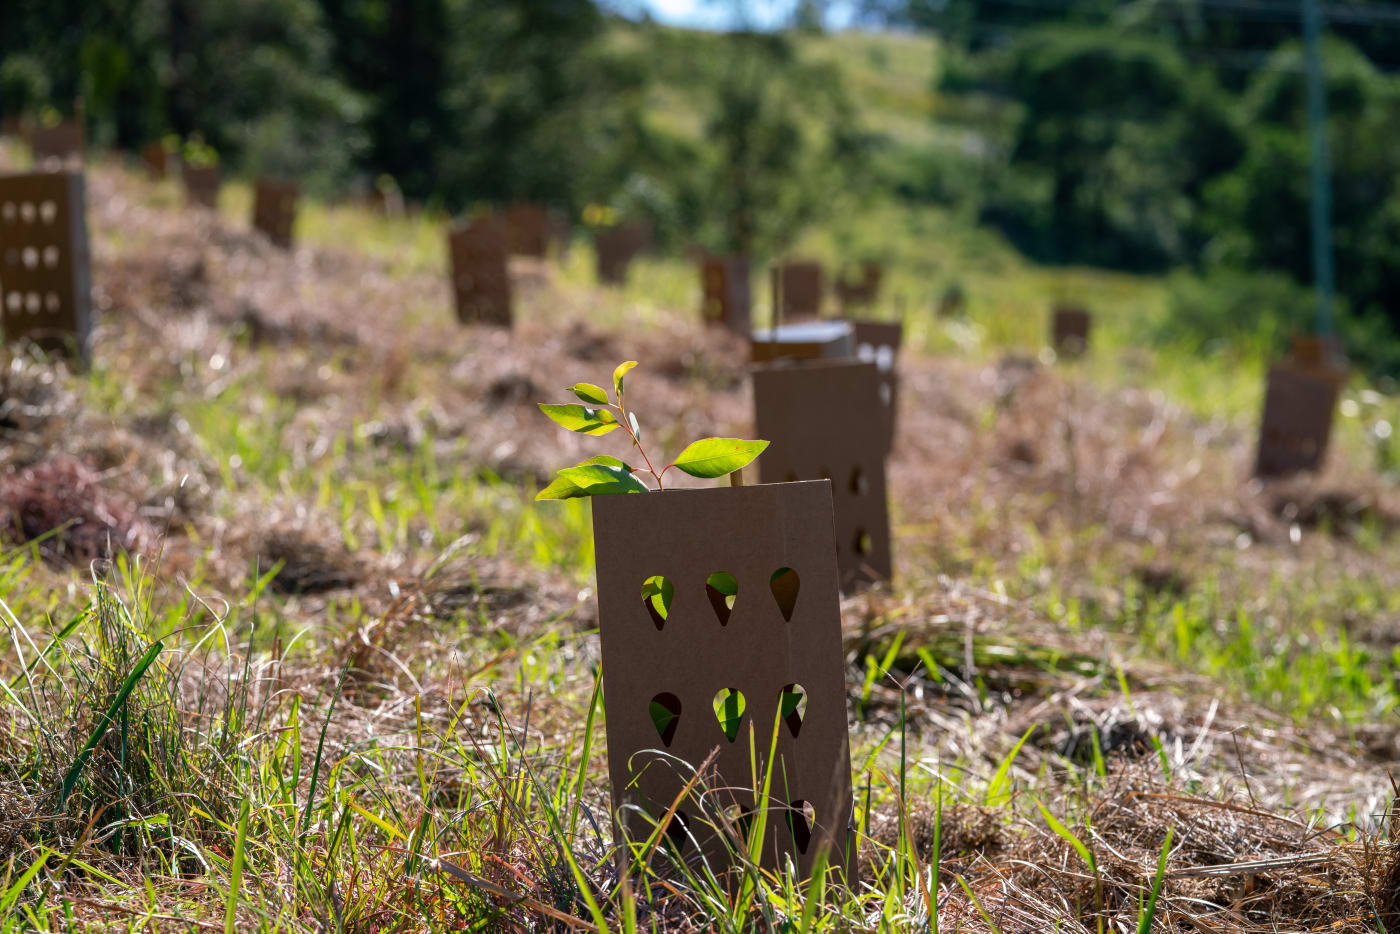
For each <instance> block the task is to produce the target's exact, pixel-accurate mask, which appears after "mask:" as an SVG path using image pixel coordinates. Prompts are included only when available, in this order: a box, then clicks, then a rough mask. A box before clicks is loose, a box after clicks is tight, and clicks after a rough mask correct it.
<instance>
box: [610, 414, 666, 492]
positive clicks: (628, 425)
mask: <svg viewBox="0 0 1400 934" xmlns="http://www.w3.org/2000/svg"><path fill="white" fill-rule="evenodd" d="M608 405H610V406H612V407H613V408H615V409H617V410H618V412H620V413H621V414H622V418H620V419H619V421H620V422H621V423H622V428H623V430H624V431H626V432H627V434H628V435H629V436H630V437H631V438H632V444H633V446H635V447H636V449H637V453H639V454H641V455H642V460H644V461H646V462H647V470H649V471H651V475H652V476H653V477H655V478H656V489H657V490H658V491H660V490H661V474H659V473H657V472H656V468H655V467H653V466H652V465H651V458H650V457H647V449H646V448H644V447H642V439H641V438H638V437H637V433H636V432H635V431H633V430H632V420H631V419H630V418H628V417H627V404H626V403H625V402H623V400H622V393H618V395H617V404H616V405H613V404H612V403H611V402H610V403H608ZM667 469H670V468H667ZM662 473H665V471H662Z"/></svg>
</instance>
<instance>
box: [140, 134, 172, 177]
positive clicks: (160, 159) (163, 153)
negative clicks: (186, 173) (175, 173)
mask: <svg viewBox="0 0 1400 934" xmlns="http://www.w3.org/2000/svg"><path fill="white" fill-rule="evenodd" d="M170 156H171V153H170V152H169V151H168V150H167V149H166V148H165V144H164V143H161V142H159V141H156V142H150V143H147V144H146V145H144V146H142V147H141V161H142V162H143V163H144V164H145V166H146V174H147V175H148V176H149V177H150V178H151V179H152V180H154V181H160V180H161V179H163V178H165V176H166V174H168V173H169V171H170Z"/></svg>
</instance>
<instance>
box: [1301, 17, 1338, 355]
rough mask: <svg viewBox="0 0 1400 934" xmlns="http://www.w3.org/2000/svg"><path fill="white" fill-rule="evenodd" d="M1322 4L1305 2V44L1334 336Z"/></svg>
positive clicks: (1326, 296)
mask: <svg viewBox="0 0 1400 934" xmlns="http://www.w3.org/2000/svg"><path fill="white" fill-rule="evenodd" d="M1321 32H1322V11H1321V10H1320V9H1319V8H1318V0H1303V44H1304V47H1305V49H1306V54H1307V59H1308V66H1307V67H1308V77H1307V80H1308V137H1309V142H1310V143H1311V146H1312V200H1311V205H1310V206H1311V209H1312V210H1311V214H1312V254H1313V287H1314V288H1315V289H1316V291H1317V333H1318V334H1320V335H1322V336H1324V337H1326V336H1328V335H1330V334H1331V333H1332V294H1333V292H1334V291H1335V289H1336V283H1335V281H1334V279H1335V277H1334V273H1333V270H1332V164H1331V159H1330V157H1329V154H1328V151H1327V92H1326V88H1325V86H1324V84H1323V80H1322V53H1321V50H1320V49H1319V45H1320V44H1321V42H1320V39H1319V34H1320V33H1321Z"/></svg>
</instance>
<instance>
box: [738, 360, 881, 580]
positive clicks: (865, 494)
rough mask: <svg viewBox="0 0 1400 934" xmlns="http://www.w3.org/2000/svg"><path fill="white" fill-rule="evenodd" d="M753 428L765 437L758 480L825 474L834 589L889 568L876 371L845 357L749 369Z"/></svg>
mask: <svg viewBox="0 0 1400 934" xmlns="http://www.w3.org/2000/svg"><path fill="white" fill-rule="evenodd" d="M753 398H754V433H755V436H756V437H759V438H764V439H767V440H768V441H769V442H770V444H769V447H768V450H766V451H764V452H763V456H762V457H761V458H759V460H758V466H759V474H758V476H759V482H760V483H783V482H791V481H794V480H816V479H820V478H826V479H830V480H831V495H832V499H833V502H834V506H835V515H836V555H837V562H838V564H839V566H840V568H841V588H842V589H843V590H852V589H856V588H858V587H859V586H861V585H862V584H866V583H870V582H872V581H877V580H887V579H889V577H890V576H891V575H892V574H893V571H894V567H893V560H892V558H891V547H890V523H889V511H888V505H887V502H886V492H885V455H886V453H887V451H888V445H889V438H888V435H887V432H888V427H887V422H886V421H885V419H884V418H883V417H882V404H881V402H880V370H879V368H878V367H877V366H876V365H875V364H874V363H860V362H857V361H851V360H837V361H818V362H808V363H799V364H790V363H776V364H772V365H769V366H760V367H755V368H754V370H753Z"/></svg>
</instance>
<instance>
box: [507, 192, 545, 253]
mask: <svg viewBox="0 0 1400 934" xmlns="http://www.w3.org/2000/svg"><path fill="white" fill-rule="evenodd" d="M550 230H551V225H550V221H549V211H548V209H546V208H545V206H544V205H542V204H528V203H520V204H512V205H511V206H510V207H509V208H507V209H506V237H507V246H506V248H507V249H508V250H509V252H510V255H512V256H534V257H537V258H539V259H544V258H545V256H546V255H548V253H549V236H550Z"/></svg>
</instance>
